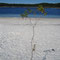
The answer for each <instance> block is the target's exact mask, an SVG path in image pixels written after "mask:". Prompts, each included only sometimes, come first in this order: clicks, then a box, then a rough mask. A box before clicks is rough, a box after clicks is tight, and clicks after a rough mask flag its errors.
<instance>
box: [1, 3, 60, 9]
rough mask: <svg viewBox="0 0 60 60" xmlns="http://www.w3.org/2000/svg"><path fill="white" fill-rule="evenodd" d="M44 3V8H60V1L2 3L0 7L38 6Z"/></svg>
mask: <svg viewBox="0 0 60 60" xmlns="http://www.w3.org/2000/svg"><path fill="white" fill-rule="evenodd" d="M39 5H42V6H43V7H44V8H60V3H54V4H53V3H39V4H8V3H0V7H37V6H39Z"/></svg>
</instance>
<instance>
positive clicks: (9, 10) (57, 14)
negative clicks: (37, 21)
mask: <svg viewBox="0 0 60 60" xmlns="http://www.w3.org/2000/svg"><path fill="white" fill-rule="evenodd" d="M26 9H27V7H0V17H21V16H20V14H22V13H24V11H25V10H26ZM30 9H31V10H33V11H35V12H36V15H33V13H31V14H29V15H28V17H38V18H40V17H43V18H44V17H46V18H60V8H45V11H46V12H47V15H46V16H44V15H43V14H42V13H41V12H39V11H37V8H36V7H34V8H30Z"/></svg>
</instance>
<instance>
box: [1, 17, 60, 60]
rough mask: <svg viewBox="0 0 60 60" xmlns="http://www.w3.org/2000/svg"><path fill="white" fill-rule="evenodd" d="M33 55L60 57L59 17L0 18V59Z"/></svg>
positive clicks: (39, 59) (37, 59) (38, 59)
mask: <svg viewBox="0 0 60 60" xmlns="http://www.w3.org/2000/svg"><path fill="white" fill-rule="evenodd" d="M32 49H34V51H32ZM32 53H33V54H32ZM32 55H33V56H32ZM31 58H32V60H60V19H58V18H0V60H31Z"/></svg>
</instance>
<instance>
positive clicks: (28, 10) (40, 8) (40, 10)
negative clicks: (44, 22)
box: [21, 5, 47, 17]
mask: <svg viewBox="0 0 60 60" xmlns="http://www.w3.org/2000/svg"><path fill="white" fill-rule="evenodd" d="M37 11H39V12H41V13H42V14H44V15H46V14H47V13H46V12H45V9H44V8H43V6H42V5H38V7H37ZM31 13H33V14H34V15H36V12H35V11H33V10H31V9H30V8H27V10H25V11H24V13H23V14H21V17H28V15H29V14H31Z"/></svg>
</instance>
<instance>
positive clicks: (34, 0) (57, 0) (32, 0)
mask: <svg viewBox="0 0 60 60" xmlns="http://www.w3.org/2000/svg"><path fill="white" fill-rule="evenodd" d="M4 2H5V3H21V4H22V3H24V4H32V3H33V4H34V3H44V2H48V3H60V0H0V3H4Z"/></svg>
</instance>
